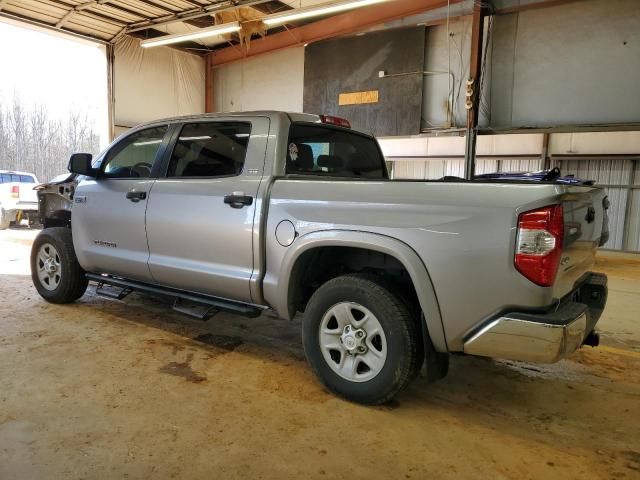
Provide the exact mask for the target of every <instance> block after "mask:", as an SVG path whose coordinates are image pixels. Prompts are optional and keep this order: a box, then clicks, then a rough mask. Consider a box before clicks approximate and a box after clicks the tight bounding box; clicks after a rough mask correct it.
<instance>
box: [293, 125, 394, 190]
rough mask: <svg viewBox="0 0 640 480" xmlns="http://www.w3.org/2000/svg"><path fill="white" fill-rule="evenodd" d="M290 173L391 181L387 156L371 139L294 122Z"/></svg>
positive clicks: (321, 126) (345, 131) (326, 127)
mask: <svg viewBox="0 0 640 480" xmlns="http://www.w3.org/2000/svg"><path fill="white" fill-rule="evenodd" d="M287 173H288V174H296V175H320V176H332V177H352V178H372V179H386V178H388V175H387V169H386V166H385V163H384V157H383V156H382V153H381V152H380V149H379V147H378V144H377V142H376V141H375V139H373V138H372V137H369V136H367V135H363V134H360V133H356V132H353V131H349V130H345V129H342V128H336V127H333V126H329V125H323V124H314V123H301V122H300V123H293V124H292V125H291V128H290V130H289V143H288V148H287Z"/></svg>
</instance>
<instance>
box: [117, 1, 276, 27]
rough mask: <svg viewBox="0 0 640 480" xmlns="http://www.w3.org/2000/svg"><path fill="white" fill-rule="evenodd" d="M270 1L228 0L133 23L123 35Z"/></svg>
mask: <svg viewBox="0 0 640 480" xmlns="http://www.w3.org/2000/svg"><path fill="white" fill-rule="evenodd" d="M269 1H271V0H237V1H235V0H227V1H224V2H219V3H214V4H211V5H206V6H203V7H202V9H200V8H198V9H194V10H188V11H185V12H179V13H175V14H172V15H167V16H164V17H159V18H155V19H153V20H148V21H144V22H138V23H133V24H131V26H130V27H128V28H127V29H126V30H125V31H124V32H123V33H125V34H126V33H132V32H137V31H139V30H145V29H147V28H151V27H159V26H162V25H169V24H170V23H175V22H185V21H187V20H193V19H195V18H200V17H206V16H207V15H214V14H216V13H219V12H224V11H227V10H233V9H235V8H238V7H251V6H254V5H259V4H261V3H267V2H269ZM223 5H224V6H223ZM196 10H197V11H196Z"/></svg>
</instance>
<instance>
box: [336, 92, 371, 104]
mask: <svg viewBox="0 0 640 480" xmlns="http://www.w3.org/2000/svg"><path fill="white" fill-rule="evenodd" d="M361 103H378V90H369V91H367V92H351V93H341V94H340V95H338V105H360V104H361Z"/></svg>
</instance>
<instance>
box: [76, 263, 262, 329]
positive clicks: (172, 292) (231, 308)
mask: <svg viewBox="0 0 640 480" xmlns="http://www.w3.org/2000/svg"><path fill="white" fill-rule="evenodd" d="M85 276H86V277H87V279H89V280H91V281H93V282H98V288H99V289H102V285H111V286H113V287H119V288H122V289H123V290H122V292H124V291H127V290H129V291H128V292H127V294H128V293H130V291H132V290H137V291H140V292H145V293H151V294H155V295H162V296H165V297H170V298H173V299H174V306H175V305H176V302H175V299H178V298H179V299H181V300H187V301H189V302H194V303H198V304H201V305H206V306H208V307H209V308H208V309H207V314H205V315H194V314H193V313H192V312H187V311H186V310H187V309H180V308H178V309H176V310H178V311H181V313H186V314H188V315H192V316H196V317H202V319H206V318H209V317H210V316H211V313H214V312H213V310H214V309H216V310H224V311H227V312H231V313H235V314H238V315H244V316H247V317H258V316H260V314H261V313H262V311H263V310H264V307H260V306H258V305H252V304H247V303H242V302H236V301H234V300H227V299H226V298H218V297H214V296H212V295H205V294H203V293H195V292H185V291H184V290H178V289H176V288H170V287H163V286H161V285H150V284H148V283H143V282H138V281H135V280H126V279H124V278H116V277H111V276H108V275H98V274H96V273H87V274H85ZM109 293H111V292H109ZM101 294H104V290H103V293H101ZM107 296H112V297H114V298H118V296H117V295H116V296H114V295H109V294H107ZM125 296H126V295H125ZM178 304H179V302H178ZM174 309H175V308H174Z"/></svg>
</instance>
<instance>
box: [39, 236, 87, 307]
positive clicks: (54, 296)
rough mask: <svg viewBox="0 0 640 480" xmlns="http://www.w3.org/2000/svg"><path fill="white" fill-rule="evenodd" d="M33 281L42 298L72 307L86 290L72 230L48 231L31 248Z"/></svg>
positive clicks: (85, 279) (85, 281)
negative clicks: (74, 248)
mask: <svg viewBox="0 0 640 480" xmlns="http://www.w3.org/2000/svg"><path fill="white" fill-rule="evenodd" d="M31 279H32V280H33V284H34V286H35V287H36V290H38V293H39V294H40V296H41V297H42V298H44V299H45V300H47V301H48V302H52V303H69V302H73V301H74V300H77V299H78V298H80V297H81V296H82V295H84V292H85V291H86V290H87V285H88V283H89V282H88V280H87V278H86V277H85V272H84V270H83V269H82V267H81V266H80V264H79V263H78V259H77V258H76V254H75V251H74V250H73V241H72V239H71V230H69V229H68V228H64V227H54V228H47V229H45V230H43V231H42V232H40V234H38V236H37V237H36V239H35V240H34V242H33V246H32V247H31Z"/></svg>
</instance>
